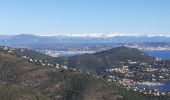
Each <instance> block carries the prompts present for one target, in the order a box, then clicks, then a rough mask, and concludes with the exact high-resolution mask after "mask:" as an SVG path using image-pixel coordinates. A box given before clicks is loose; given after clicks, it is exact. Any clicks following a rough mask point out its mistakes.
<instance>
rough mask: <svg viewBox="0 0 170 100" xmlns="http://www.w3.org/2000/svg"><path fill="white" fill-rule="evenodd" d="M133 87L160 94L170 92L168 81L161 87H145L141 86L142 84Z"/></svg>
mask: <svg viewBox="0 0 170 100" xmlns="http://www.w3.org/2000/svg"><path fill="white" fill-rule="evenodd" d="M133 87H138V88H145V89H148V90H155V89H156V90H159V91H161V92H170V81H167V82H165V83H163V84H161V85H157V86H147V85H142V84H137V85H133Z"/></svg>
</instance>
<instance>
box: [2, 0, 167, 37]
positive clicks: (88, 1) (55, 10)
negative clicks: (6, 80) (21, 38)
mask: <svg viewBox="0 0 170 100" xmlns="http://www.w3.org/2000/svg"><path fill="white" fill-rule="evenodd" d="M169 26H170V0H0V34H8V35H9V34H22V33H27V34H48V33H60V34H66V33H114V32H116V33H135V34H160V35H170V28H169Z"/></svg>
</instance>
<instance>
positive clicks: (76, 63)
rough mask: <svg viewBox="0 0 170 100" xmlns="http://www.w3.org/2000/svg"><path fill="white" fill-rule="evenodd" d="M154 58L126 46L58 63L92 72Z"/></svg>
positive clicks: (61, 59) (61, 60)
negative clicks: (128, 62) (127, 62)
mask: <svg viewBox="0 0 170 100" xmlns="http://www.w3.org/2000/svg"><path fill="white" fill-rule="evenodd" d="M154 59H155V58H154V57H151V56H149V55H148V54H146V53H144V52H142V51H140V50H138V49H134V48H128V47H125V46H121V47H116V48H112V49H110V50H105V51H101V52H97V53H95V54H84V55H80V56H73V57H68V58H57V61H58V62H59V63H62V64H66V65H67V66H69V67H73V68H79V69H84V70H88V71H89V70H90V71H93V72H94V71H97V72H98V71H100V70H103V69H106V68H109V67H113V66H118V65H119V64H120V63H121V62H126V61H128V60H130V61H141V62H142V61H143V62H144V61H152V60H154Z"/></svg>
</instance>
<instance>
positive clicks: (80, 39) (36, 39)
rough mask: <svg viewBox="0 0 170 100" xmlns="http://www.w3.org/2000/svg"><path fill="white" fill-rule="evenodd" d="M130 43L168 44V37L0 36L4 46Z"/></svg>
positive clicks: (0, 42) (169, 38) (169, 40)
mask: <svg viewBox="0 0 170 100" xmlns="http://www.w3.org/2000/svg"><path fill="white" fill-rule="evenodd" d="M131 42H170V37H168V36H147V35H141V36H140V35H114V36H104V35H100V36H91V35H89V36H88V35H82V36H81V35H77V36H76V35H56V36H38V35H28V34H21V35H13V36H5V35H1V36H0V44H6V45H18V44H22V45H28V44H57V43H131Z"/></svg>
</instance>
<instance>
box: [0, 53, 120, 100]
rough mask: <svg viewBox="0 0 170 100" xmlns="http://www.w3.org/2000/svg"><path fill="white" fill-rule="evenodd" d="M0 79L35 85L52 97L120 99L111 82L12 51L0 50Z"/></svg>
mask: <svg viewBox="0 0 170 100" xmlns="http://www.w3.org/2000/svg"><path fill="white" fill-rule="evenodd" d="M0 82H2V83H5V84H11V85H16V86H20V87H24V88H34V89H35V90H36V91H39V92H40V93H41V94H43V95H45V96H47V97H48V98H51V99H53V100H104V98H105V99H106V100H121V98H122V97H121V96H120V95H118V93H117V90H116V89H114V88H113V87H112V84H110V83H108V82H106V81H104V80H102V79H98V78H97V77H94V76H92V75H89V74H86V73H83V72H80V71H74V70H69V69H68V70H64V69H57V68H56V67H53V66H41V65H37V64H35V63H31V62H29V61H27V60H25V59H22V58H21V57H18V56H16V55H15V54H8V53H3V52H0ZM96 83H97V84H96ZM16 91H20V89H19V90H17V89H16Z"/></svg>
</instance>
